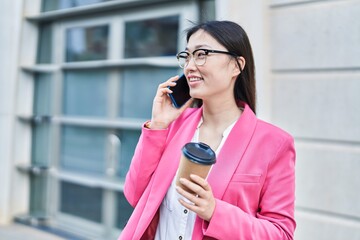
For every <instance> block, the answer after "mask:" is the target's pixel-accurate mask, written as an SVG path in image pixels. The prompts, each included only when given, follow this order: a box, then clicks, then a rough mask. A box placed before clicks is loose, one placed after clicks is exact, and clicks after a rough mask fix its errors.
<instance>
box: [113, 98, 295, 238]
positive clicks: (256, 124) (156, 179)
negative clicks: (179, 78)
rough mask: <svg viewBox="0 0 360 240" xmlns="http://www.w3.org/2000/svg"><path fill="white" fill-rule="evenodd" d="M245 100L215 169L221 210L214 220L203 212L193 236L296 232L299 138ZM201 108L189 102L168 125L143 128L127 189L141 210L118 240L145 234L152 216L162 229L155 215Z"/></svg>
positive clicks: (213, 184)
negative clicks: (261, 115)
mask: <svg viewBox="0 0 360 240" xmlns="http://www.w3.org/2000/svg"><path fill="white" fill-rule="evenodd" d="M244 107H245V109H244V112H243V114H242V115H241V117H240V118H239V120H238V121H237V122H236V124H235V126H234V128H233V129H232V131H231V133H230V134H229V136H228V138H227V140H226V142H225V144H224V145H223V148H222V149H221V151H220V153H219V155H218V156H217V162H216V164H215V165H214V166H213V168H212V170H211V172H210V174H209V176H208V182H209V184H210V185H211V187H212V191H213V194H214V196H215V198H216V207H215V211H214V214H213V216H212V219H211V221H210V222H206V221H204V220H202V219H201V218H199V217H197V218H196V221H195V227H194V232H193V237H192V239H226V240H229V239H236V240H242V239H244V240H245V239H246V240H250V239H251V240H270V239H274V240H280V239H293V234H294V230H295V226H296V223H295V219H294V201H295V150H294V143H293V138H292V137H291V136H290V135H289V134H287V133H286V132H284V131H282V130H281V129H279V128H277V127H275V126H273V125H271V124H268V123H266V122H263V121H261V120H259V119H257V118H256V116H255V114H254V113H253V112H252V111H251V109H250V108H249V107H248V106H247V105H246V104H244ZM201 114H202V108H196V109H195V108H190V109H187V110H186V111H185V112H184V113H183V114H182V115H181V116H180V117H179V118H178V119H177V120H176V121H174V122H173V123H172V124H171V125H170V126H169V128H168V129H165V130H150V129H146V128H143V129H142V134H141V137H140V139H139V143H138V145H137V147H136V150H135V154H134V157H133V160H132V163H131V166H130V169H129V172H128V174H127V176H126V182H125V188H124V194H125V196H126V198H127V200H128V201H129V203H130V204H131V205H132V206H134V207H135V209H134V211H133V214H132V215H131V217H130V219H129V221H128V223H127V225H126V226H125V228H124V229H123V231H122V233H121V234H120V237H119V240H121V239H124V240H130V239H141V238H142V236H143V235H144V232H145V231H147V232H148V231H149V225H150V223H152V225H154V226H152V229H153V230H154V229H156V224H157V221H156V220H157V218H156V217H155V216H158V215H157V212H158V209H159V206H160V204H161V202H162V200H163V198H164V196H165V194H166V192H167V190H168V188H169V186H170V184H171V181H172V180H173V178H174V176H175V173H176V171H177V168H178V164H179V159H180V154H181V148H182V147H183V146H184V144H185V143H187V142H189V141H191V139H192V137H193V135H194V132H195V129H196V127H197V124H198V122H199V120H200V118H201ZM154 217H155V218H154ZM153 219H155V221H153ZM151 234H154V232H152V233H151ZM152 237H153V235H152ZM144 238H145V239H148V238H149V236H147V237H143V239H144Z"/></svg>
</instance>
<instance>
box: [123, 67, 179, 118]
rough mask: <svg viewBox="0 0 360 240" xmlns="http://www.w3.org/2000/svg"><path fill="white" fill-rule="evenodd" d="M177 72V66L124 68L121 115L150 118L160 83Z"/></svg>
mask: <svg viewBox="0 0 360 240" xmlns="http://www.w3.org/2000/svg"><path fill="white" fill-rule="evenodd" d="M176 74H178V69H177V68H155V67H144V68H129V69H126V70H124V72H123V74H122V78H121V79H122V81H121V84H120V88H121V89H120V101H119V102H120V104H119V106H120V109H119V116H120V117H126V118H145V119H148V118H150V117H151V110H152V102H153V99H154V96H155V93H156V89H157V87H158V85H159V84H160V83H162V82H165V81H166V80H167V79H169V78H170V77H172V76H175V75H176Z"/></svg>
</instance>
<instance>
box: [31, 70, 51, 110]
mask: <svg viewBox="0 0 360 240" xmlns="http://www.w3.org/2000/svg"><path fill="white" fill-rule="evenodd" d="M34 84H35V86H34V105H33V106H34V107H33V114H34V115H47V116H48V115H51V103H52V99H51V96H52V92H51V91H52V75H51V74H50V73H39V74H36V75H35V82H34Z"/></svg>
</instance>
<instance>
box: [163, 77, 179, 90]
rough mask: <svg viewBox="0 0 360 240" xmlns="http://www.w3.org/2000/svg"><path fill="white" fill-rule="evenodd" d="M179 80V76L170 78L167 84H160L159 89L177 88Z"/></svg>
mask: <svg viewBox="0 0 360 240" xmlns="http://www.w3.org/2000/svg"><path fill="white" fill-rule="evenodd" d="M178 79H179V76H178V75H176V76H174V77H171V78H169V79H168V80H167V81H166V82H163V83H160V84H159V87H158V88H159V89H160V88H167V87H168V86H175V85H176V81H177V80H178Z"/></svg>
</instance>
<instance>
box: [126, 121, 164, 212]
mask: <svg viewBox="0 0 360 240" xmlns="http://www.w3.org/2000/svg"><path fill="white" fill-rule="evenodd" d="M167 135H168V129H164V130H151V129H147V128H145V127H143V128H142V133H141V135H140V138H139V141H138V144H137V146H136V148H135V152H134V155H133V158H132V160H131V164H130V168H129V171H128V173H127V175H126V179H125V185H124V194H125V197H126V199H127V200H128V202H129V203H130V205H132V206H133V207H135V206H136V204H137V202H138V201H139V199H140V197H141V195H142V194H143V192H144V190H145V189H146V187H147V185H148V184H149V182H150V179H151V176H152V175H153V173H154V171H155V170H156V168H157V166H158V163H159V161H160V159H161V155H162V153H163V151H164V148H165V145H166V144H165V143H166V138H167Z"/></svg>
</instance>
